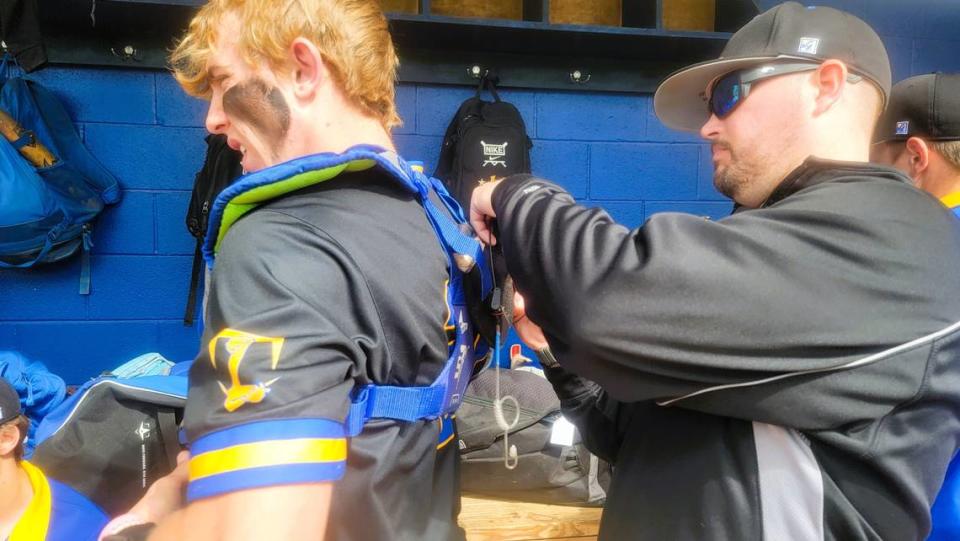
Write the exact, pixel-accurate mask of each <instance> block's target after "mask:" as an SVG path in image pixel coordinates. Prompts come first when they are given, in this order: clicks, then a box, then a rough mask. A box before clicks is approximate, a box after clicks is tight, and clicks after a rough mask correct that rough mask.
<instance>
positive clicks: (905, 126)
mask: <svg viewBox="0 0 960 541" xmlns="http://www.w3.org/2000/svg"><path fill="white" fill-rule="evenodd" d="M908 133H910V121H909V120H901V121H900V122H897V135H906V134H908Z"/></svg>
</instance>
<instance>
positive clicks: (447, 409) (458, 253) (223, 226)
mask: <svg viewBox="0 0 960 541" xmlns="http://www.w3.org/2000/svg"><path fill="white" fill-rule="evenodd" d="M371 167H377V168H379V169H381V170H383V171H384V172H386V173H387V174H389V175H390V177H392V178H394V179H395V180H396V181H397V182H399V183H400V185H401V186H403V187H404V189H406V190H407V191H408V192H410V193H412V194H414V195H415V196H416V198H417V201H418V202H419V203H420V205H421V206H422V207H423V209H424V212H425V214H426V217H427V220H428V222H429V223H430V226H431V227H432V228H433V231H434V233H435V234H436V236H437V240H438V241H439V243H440V246H441V248H442V249H443V250H444V253H445V254H446V256H447V270H448V274H449V281H448V283H447V304H448V309H449V313H450V319H449V321H448V328H450V329H452V330H453V331H454V333H455V339H454V340H453V346H452V347H451V348H450V350H449V357H448V359H447V362H446V364H445V365H444V368H443V370H442V371H441V373H440V375H439V376H438V377H437V379H436V380H435V381H434V382H433V383H432V384H431V385H429V386H419V387H400V386H388V385H376V384H369V385H366V386H363V387H360V388H357V389H355V390H354V394H353V399H352V404H351V407H350V412H349V414H348V416H347V419H346V422H345V424H346V432H347V436H349V437H353V436H356V435H357V434H359V433H360V432H361V431H362V430H363V426H364V424H365V423H366V422H367V421H369V420H370V419H376V418H382V419H395V420H398V421H408V422H409V421H416V420H420V419H437V418H439V417H441V416H443V415H448V414H451V413H453V412H455V411H456V409H457V408H458V407H459V406H460V403H461V402H462V401H463V393H464V391H465V390H466V387H467V384H468V383H469V381H470V379H471V377H472V376H473V374H474V367H475V366H476V364H477V363H478V362H480V361H481V359H483V357H484V355H485V354H486V353H487V351H486V350H488V346H487V345H486V343H484V342H482V341H480V340H477V331H476V328H475V326H474V324H473V322H472V321H471V319H470V317H469V313H468V309H467V298H466V294H465V291H464V280H466V279H467V275H466V274H465V272H464V270H462V269H461V266H462V263H463V261H468V262H472V263H473V264H475V265H476V266H477V267H478V268H479V271H480V276H481V290H482V294H483V297H484V298H485V297H486V296H487V294H488V293H489V292H490V291H492V289H493V274H492V271H491V269H490V268H489V263H488V260H487V258H486V257H484V249H483V246H482V245H481V244H480V242H479V241H478V240H477V239H476V238H474V237H473V236H472V235H470V234H468V233H466V232H465V231H466V230H467V229H468V228H465V227H464V224H465V217H464V214H463V211H462V209H461V208H460V206H459V205H458V204H457V203H456V201H455V200H454V199H453V198H452V197H451V196H450V195H449V194H448V193H447V191H446V189H445V188H444V187H443V185H442V184H441V183H440V182H439V181H437V180H436V179H431V178H428V177H427V176H426V175H424V174H423V173H422V172H421V171H417V170H414V169H413V168H411V167H410V165H409V164H408V163H407V162H405V161H404V160H403V159H401V158H400V157H399V156H397V155H396V154H395V153H392V152H386V151H384V150H383V149H381V148H378V147H373V146H356V147H352V148H350V149H348V150H347V151H346V152H344V153H343V154H316V155H312V156H306V157H303V158H298V159H296V160H291V161H289V162H285V163H282V164H279V165H276V166H274V167H270V168H267V169H264V170H261V171H257V172H255V173H251V174H249V175H247V176H245V177H242V178H241V179H239V180H238V181H237V182H235V183H233V184H232V185H231V186H229V187H228V188H226V189H225V190H224V191H223V192H221V194H220V195H219V196H218V197H217V200H216V202H215V203H214V205H213V208H212V209H211V213H210V227H209V228H208V230H207V238H206V239H205V241H204V246H203V254H204V257H205V259H206V261H207V264H208V265H209V266H210V267H211V268H212V267H213V263H214V258H215V254H216V250H217V247H218V246H219V243H220V241H221V240H222V239H223V237H224V235H225V234H226V231H227V229H228V228H229V227H230V225H232V224H233V223H234V222H236V220H237V219H239V218H240V216H242V215H243V214H244V213H246V212H249V211H250V210H252V209H254V208H256V206H257V205H259V204H262V203H264V202H266V201H269V200H270V199H273V198H276V197H279V196H281V195H284V194H286V193H289V192H291V191H294V190H297V189H300V188H303V187H306V186H309V185H312V184H316V183H319V182H323V181H325V180H329V179H331V178H334V177H336V176H337V175H338V174H340V173H341V172H344V171H347V172H349V171H359V170H364V169H369V168H371ZM431 194H434V195H435V196H436V199H437V200H439V201H440V202H441V205H442V206H443V207H445V210H446V211H447V212H444V211H443V210H441V209H440V207H438V206H437V204H435V203H434V198H433V197H431ZM466 270H469V269H466ZM478 344H479V345H478Z"/></svg>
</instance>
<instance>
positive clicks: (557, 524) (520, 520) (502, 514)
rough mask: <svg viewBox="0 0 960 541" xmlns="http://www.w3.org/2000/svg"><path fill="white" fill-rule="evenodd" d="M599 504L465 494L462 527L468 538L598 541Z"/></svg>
mask: <svg viewBox="0 0 960 541" xmlns="http://www.w3.org/2000/svg"><path fill="white" fill-rule="evenodd" d="M601 512H602V509H600V508H598V507H569V506H565V505H544V504H539V503H521V502H514V501H505V500H494V499H487V498H479V497H470V496H464V497H463V498H462V509H461V511H460V526H462V527H463V529H464V530H466V532H467V540H468V541H532V540H539V539H550V540H553V541H596V539H597V532H598V531H599V529H600V514H601Z"/></svg>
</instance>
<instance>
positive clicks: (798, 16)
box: [653, 2, 891, 132]
mask: <svg viewBox="0 0 960 541" xmlns="http://www.w3.org/2000/svg"><path fill="white" fill-rule="evenodd" d="M829 59H836V60H840V61H842V62H844V63H845V64H846V65H847V67H848V68H849V69H850V71H851V72H853V73H855V74H857V75H860V76H862V77H864V78H866V79H867V80H869V81H871V82H872V83H873V84H874V85H876V86H877V88H879V89H880V92H881V94H882V95H883V100H884V104H886V102H887V97H888V96H889V95H890V86H891V75H890V59H889V57H888V56H887V50H886V48H885V47H884V46H883V42H882V41H881V40H880V36H878V35H877V33H876V32H875V31H874V30H873V28H871V27H870V25H868V24H867V23H865V22H864V21H862V20H860V19H858V18H857V17H855V16H853V15H851V14H849V13H846V12H843V11H840V10H837V9H833V8H828V7H804V6H803V5H801V4H799V3H797V2H786V3H783V4H780V5H778V6H776V7H774V8H772V9H769V10H767V11H765V12H763V13H761V14H760V15H757V16H756V17H754V18H753V20H752V21H750V22H749V23H747V24H746V25H745V26H744V27H743V28H741V29H740V30H739V31H737V33H736V34H734V35H733V37H731V38H730V41H729V42H727V45H726V47H724V48H723V52H722V53H720V58H717V59H716V60H709V61H706V62H701V63H699V64H694V65H693V66H689V67H687V68H684V69H682V70H680V71H677V72H675V73H673V74H672V75H670V76H669V77H667V78H666V80H664V81H663V83H661V84H660V86H659V87H658V88H657V92H656V94H655V95H654V98H653V105H654V110H655V111H656V113H657V116H658V117H659V118H660V120H661V121H662V122H663V123H664V124H666V125H667V126H669V127H671V128H673V129H677V130H684V131H694V132H695V131H698V130H699V129H700V127H701V126H703V125H704V124H705V123H706V122H707V120H709V118H710V113H709V111H708V110H707V106H706V98H707V94H706V92H707V89H708V88H709V86H710V85H711V84H712V83H713V82H714V81H716V80H717V79H718V78H719V77H721V76H723V75H726V74H728V73H730V72H733V71H737V70H741V69H748V68H752V67H757V66H761V65H763V64H768V63H771V62H811V63H817V64H819V63H821V62H823V61H825V60H829Z"/></svg>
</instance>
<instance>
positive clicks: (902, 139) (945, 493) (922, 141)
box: [871, 73, 960, 541]
mask: <svg viewBox="0 0 960 541" xmlns="http://www.w3.org/2000/svg"><path fill="white" fill-rule="evenodd" d="M874 140H875V141H876V142H875V144H874V146H873V149H872V152H871V158H872V159H873V161H875V162H877V163H883V164H887V165H892V166H893V167H896V168H897V169H899V170H901V171H903V172H904V173H905V174H906V175H908V176H909V177H910V178H911V179H912V180H913V183H914V185H915V186H917V187H918V188H920V189H922V190H924V191H927V192H929V193H930V194H931V195H933V196H934V197H937V198H939V199H940V201H941V202H942V203H943V204H944V205H946V206H947V207H949V208H951V209H953V212H954V213H955V214H957V216H960V74H941V73H935V74H928V75H919V76H917V77H911V78H909V79H905V80H903V81H900V82H899V83H897V84H896V85H894V87H893V91H892V92H891V94H890V105H889V106H888V107H887V110H886V112H885V113H884V115H883V117H882V118H881V119H880V122H879V123H878V124H877V129H876V132H875V134H874ZM958 495H960V460H954V461H953V462H952V463H951V464H950V467H949V469H948V470H947V475H946V477H945V479H944V483H943V487H942V488H941V490H940V493H939V494H938V496H937V499H936V501H935V502H934V505H933V509H932V512H931V513H932V515H933V531H932V533H931V534H930V537H929V538H928V541H947V540H950V539H960V505H958V503H960V500H958V499H957V496H958Z"/></svg>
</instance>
